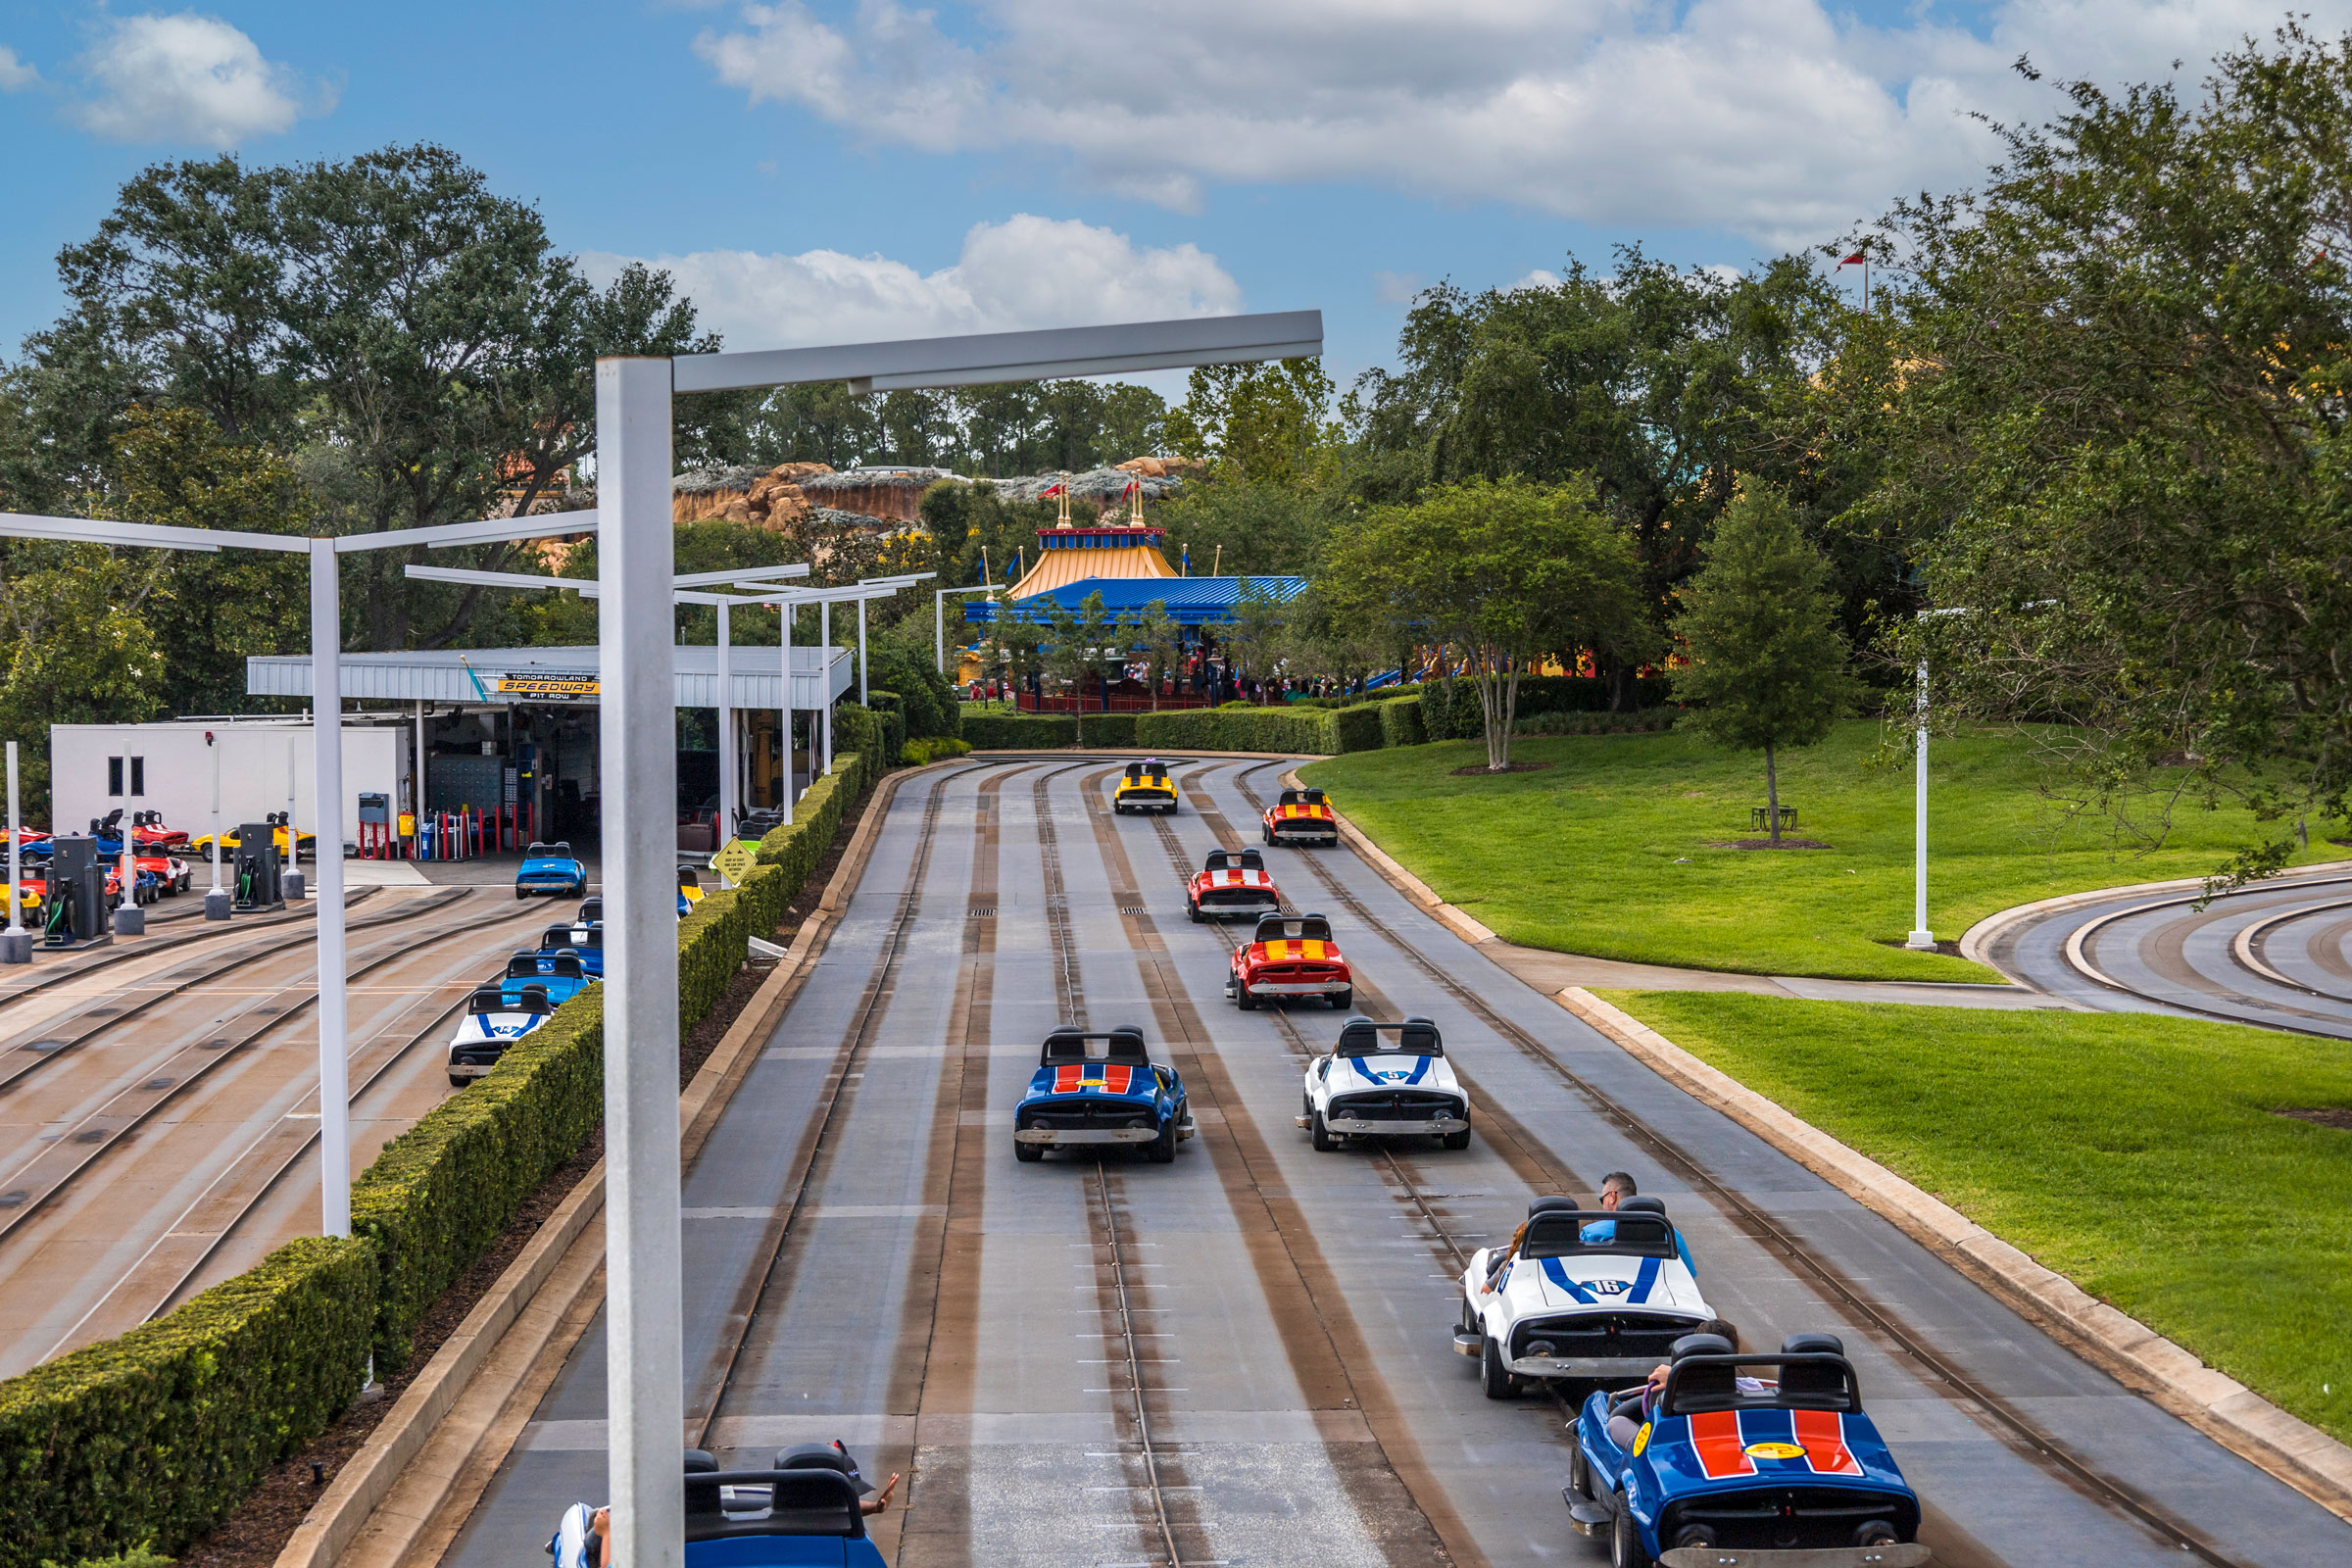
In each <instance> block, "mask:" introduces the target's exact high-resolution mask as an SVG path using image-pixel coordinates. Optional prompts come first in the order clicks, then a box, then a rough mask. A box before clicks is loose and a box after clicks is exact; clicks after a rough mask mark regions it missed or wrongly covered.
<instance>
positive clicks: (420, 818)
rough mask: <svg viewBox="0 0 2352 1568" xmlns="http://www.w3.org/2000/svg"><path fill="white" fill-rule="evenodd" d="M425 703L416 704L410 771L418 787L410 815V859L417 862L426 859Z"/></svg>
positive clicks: (418, 702) (420, 700) (419, 701)
mask: <svg viewBox="0 0 2352 1568" xmlns="http://www.w3.org/2000/svg"><path fill="white" fill-rule="evenodd" d="M424 755H425V751H424V703H423V700H422V699H419V700H418V701H417V758H416V761H415V764H414V765H413V766H412V767H411V768H410V769H409V773H410V776H411V778H412V779H414V781H415V782H416V786H417V800H416V803H415V804H416V808H417V809H415V810H414V811H412V812H411V813H410V815H409V827H410V829H411V831H410V834H409V858H411V859H416V860H421V859H423V858H424V787H425V778H424Z"/></svg>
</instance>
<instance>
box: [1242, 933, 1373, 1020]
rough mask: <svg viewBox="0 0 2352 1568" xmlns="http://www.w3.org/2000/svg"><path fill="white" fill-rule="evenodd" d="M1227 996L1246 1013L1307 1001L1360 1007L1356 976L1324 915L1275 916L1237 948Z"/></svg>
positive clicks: (1341, 1006)
mask: <svg viewBox="0 0 2352 1568" xmlns="http://www.w3.org/2000/svg"><path fill="white" fill-rule="evenodd" d="M1225 994H1226V995H1227V996H1229V997H1231V998H1232V999H1233V1000H1234V1002H1235V1004H1236V1005H1239V1006H1240V1007H1241V1009H1242V1010H1243V1011H1244V1012H1248V1011H1250V1009H1251V1008H1253V1007H1256V1006H1259V1005H1265V1004H1271V1003H1277V1002H1288V1001H1291V1000H1293V999H1296V998H1301V997H1314V998H1317V999H1319V1000H1321V1001H1324V1002H1328V1003H1330V1004H1331V1005H1333V1006H1335V1007H1338V1008H1340V1009H1341V1010H1343V1011H1345V1010H1347V1009H1348V1008H1349V1007H1352V1006H1354V1005H1355V976H1354V974H1353V972H1352V971H1350V970H1349V969H1348V960H1347V959H1346V958H1344V957H1342V956H1340V945H1339V943H1338V942H1336V941H1335V940H1333V938H1332V934H1331V922H1330V921H1329V920H1327V919H1325V918H1324V917H1323V916H1322V915H1319V914H1301V915H1294V916H1291V917H1288V918H1285V917H1284V916H1282V915H1278V914H1270V915H1265V916H1263V917H1261V918H1260V919H1259V920H1258V922H1257V929H1256V930H1254V931H1252V932H1250V935H1249V936H1248V938H1246V939H1245V940H1244V941H1243V943H1242V945H1241V946H1240V947H1238V948H1235V949H1234V950H1233V963H1232V967H1231V969H1230V971H1229V972H1228V973H1227V975H1226V977H1225Z"/></svg>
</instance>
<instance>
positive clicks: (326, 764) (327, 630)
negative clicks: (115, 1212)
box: [286, 539, 351, 1236]
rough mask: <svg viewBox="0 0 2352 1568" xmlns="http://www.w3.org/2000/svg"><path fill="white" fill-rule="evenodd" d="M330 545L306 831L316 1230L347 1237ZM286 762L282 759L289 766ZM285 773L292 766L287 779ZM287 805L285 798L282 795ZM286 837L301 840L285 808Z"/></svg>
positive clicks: (315, 674)
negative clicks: (314, 966) (312, 958)
mask: <svg viewBox="0 0 2352 1568" xmlns="http://www.w3.org/2000/svg"><path fill="white" fill-rule="evenodd" d="M337 568H338V563H337V561H336V559H335V542H334V541H333V540H332V539H313V540H312V541H311V742H312V746H313V748H314V749H313V752H312V758H311V785H312V794H313V795H315V796H316V797H317V799H316V800H315V801H313V802H312V809H313V813H314V818H315V819H314V821H313V823H312V831H313V832H314V833H316V834H317V835H318V842H319V855H318V864H317V868H316V869H317V873H318V877H319V886H318V888H317V890H316V892H315V893H314V894H313V895H312V896H313V897H314V898H316V899H317V900H318V901H319V1230H320V1232H321V1233H322V1234H324V1235H327V1236H349V1235H350V1234H351V1077H350V1073H351V1062H350V1058H349V1056H347V1055H346V1054H345V1045H344V1022H345V1018H344V1005H345V1000H346V999H345V997H344V992H343V986H344V977H343V961H344V953H343V670H342V653H343V608H342V595H341V592H340V587H339V584H338V583H337V581H336V577H337ZM289 761H290V759H289ZM291 771H292V768H291V766H289V768H288V772H289V773H290V772H291ZM287 793H288V795H289V797H291V795H292V791H291V790H290V789H289V790H288V792H287ZM286 837H287V841H288V843H289V844H290V845H291V846H292V848H293V850H294V851H295V852H296V854H295V855H294V856H293V857H290V858H299V852H300V850H301V847H302V839H301V837H300V835H299V834H298V832H297V831H296V829H295V826H294V812H293V802H292V800H291V799H290V798H289V799H288V801H287V803H286Z"/></svg>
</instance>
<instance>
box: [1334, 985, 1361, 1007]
mask: <svg viewBox="0 0 2352 1568" xmlns="http://www.w3.org/2000/svg"><path fill="white" fill-rule="evenodd" d="M1331 1005H1333V1006H1335V1007H1337V1008H1339V1009H1340V1010H1341V1011H1342V1012H1352V1011H1354V1010H1355V987H1353V986H1349V987H1348V989H1347V990H1345V991H1343V992H1341V993H1340V994H1339V995H1338V996H1335V997H1333V998H1332V999H1331Z"/></svg>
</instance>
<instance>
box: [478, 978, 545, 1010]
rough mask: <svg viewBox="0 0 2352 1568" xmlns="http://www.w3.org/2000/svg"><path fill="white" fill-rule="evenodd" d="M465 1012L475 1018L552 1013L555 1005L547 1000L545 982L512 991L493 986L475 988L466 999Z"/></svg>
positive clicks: (503, 987)
mask: <svg viewBox="0 0 2352 1568" xmlns="http://www.w3.org/2000/svg"><path fill="white" fill-rule="evenodd" d="M555 1010H556V1005H555V1004H554V1003H552V1002H550V1001H548V999H547V986H546V983H545V982H538V983H534V984H532V985H527V986H523V987H521V988H520V989H518V990H515V991H509V990H508V989H507V988H506V987H505V986H503V985H495V984H493V985H486V986H477V987H475V988H474V992H473V995H472V996H470V997H468V998H466V1011H467V1012H470V1013H473V1014H474V1015H476V1016H479V1015H481V1014H483V1013H491V1012H553V1011H555Z"/></svg>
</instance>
